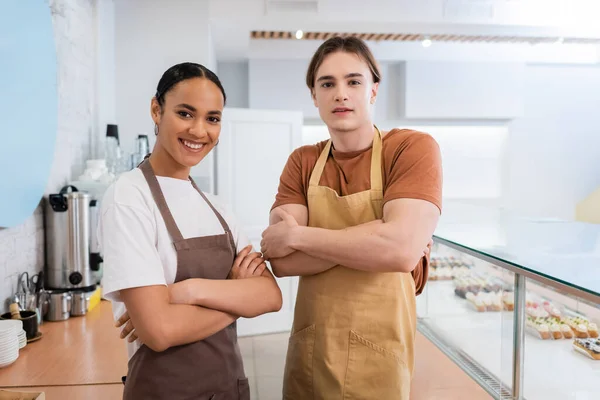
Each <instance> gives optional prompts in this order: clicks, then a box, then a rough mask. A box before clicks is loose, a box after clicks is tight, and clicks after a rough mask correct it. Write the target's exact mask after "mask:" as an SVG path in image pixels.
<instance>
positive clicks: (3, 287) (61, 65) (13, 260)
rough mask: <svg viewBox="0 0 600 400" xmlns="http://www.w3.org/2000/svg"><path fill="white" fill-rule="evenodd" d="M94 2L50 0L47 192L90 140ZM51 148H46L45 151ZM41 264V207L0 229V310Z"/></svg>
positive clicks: (71, 171) (78, 162) (76, 168)
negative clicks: (54, 92) (53, 59)
mask: <svg viewBox="0 0 600 400" xmlns="http://www.w3.org/2000/svg"><path fill="white" fill-rule="evenodd" d="M94 4H96V2H92V1H81V0H51V1H50V7H51V9H52V11H53V25H54V39H55V41H56V48H57V60H58V95H59V99H58V132H57V138H56V147H55V149H54V164H53V166H52V171H51V173H50V180H49V182H48V185H47V189H46V192H47V193H53V192H56V191H57V190H58V189H60V188H61V187H62V185H64V184H65V183H67V182H68V181H69V180H70V179H71V178H72V177H77V176H78V175H79V174H80V172H81V171H82V164H83V161H84V160H85V159H86V158H88V156H89V154H90V150H91V146H92V142H93V136H92V135H93V133H92V132H93V131H94V116H93V112H92V110H93V105H94V103H95V101H96V100H95V90H94V88H95V85H96V82H95V71H96V58H95V45H94V43H95V34H96V33H95V18H96V17H95V6H94ZM49 151H50V150H49ZM43 263H44V231H43V221H42V210H41V208H40V207H38V208H37V209H36V211H35V213H34V214H33V215H32V216H31V217H30V218H29V219H28V220H27V221H26V222H25V223H23V224H22V225H20V226H17V227H14V228H10V229H0V309H6V304H4V302H5V300H6V299H7V298H8V297H9V296H10V295H12V294H13V293H14V292H15V290H16V286H17V277H18V275H19V274H20V273H21V272H25V271H28V272H29V273H30V274H31V273H36V272H38V271H40V270H41V269H42V267H43Z"/></svg>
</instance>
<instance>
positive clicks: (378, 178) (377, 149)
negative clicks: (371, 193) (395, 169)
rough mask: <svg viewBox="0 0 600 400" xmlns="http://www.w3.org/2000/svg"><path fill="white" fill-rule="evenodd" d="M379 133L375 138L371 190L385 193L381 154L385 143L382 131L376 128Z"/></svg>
mask: <svg viewBox="0 0 600 400" xmlns="http://www.w3.org/2000/svg"><path fill="white" fill-rule="evenodd" d="M375 130H376V131H377V133H376V134H375V137H374V138H373V152H372V153H371V190H377V191H380V192H383V176H382V172H381V153H382V152H383V141H382V137H381V131H380V130H379V128H378V127H377V126H375Z"/></svg>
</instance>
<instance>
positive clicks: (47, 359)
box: [0, 301, 127, 400]
mask: <svg viewBox="0 0 600 400" xmlns="http://www.w3.org/2000/svg"><path fill="white" fill-rule="evenodd" d="M39 330H40V332H41V333H42V337H41V338H40V339H39V340H37V341H35V342H31V343H28V344H27V346H26V347H25V348H23V349H21V350H20V352H19V358H18V359H17V361H16V362H15V363H14V364H12V365H10V366H8V367H6V368H3V369H0V388H4V389H8V390H13V389H12V388H15V390H17V388H19V390H24V391H26V390H27V389H29V390H31V391H35V390H37V391H42V390H40V389H42V388H43V389H48V393H47V396H46V398H47V399H49V400H53V399H55V398H56V399H66V398H85V399H93V398H106V399H110V398H118V396H119V394H118V393H121V392H122V383H121V377H122V376H124V375H126V372H127V350H126V346H125V343H124V342H123V340H121V339H120V338H119V332H120V331H119V329H117V328H115V327H114V322H113V316H112V308H111V303H110V302H108V301H102V302H100V304H99V305H98V306H96V307H95V308H94V309H92V310H91V311H90V312H89V313H87V315H85V316H83V317H72V318H69V319H68V320H66V321H61V322H46V321H45V322H44V323H43V324H42V325H41V326H40V328H39ZM83 385H85V386H86V387H81V386H83ZM23 388H26V389H23ZM69 393H71V394H69ZM103 393H104V394H105V395H106V396H103V395H102V394H103Z"/></svg>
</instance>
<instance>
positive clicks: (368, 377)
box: [344, 331, 410, 400]
mask: <svg viewBox="0 0 600 400" xmlns="http://www.w3.org/2000/svg"><path fill="white" fill-rule="evenodd" d="M409 394H410V371H409V369H408V366H407V365H406V364H405V363H404V361H403V360H402V359H401V357H400V355H398V354H396V353H394V352H392V351H389V350H387V349H384V348H383V347H381V346H378V345H377V344H375V343H373V342H371V341H369V340H367V339H365V338H363V337H362V336H360V335H358V334H357V333H356V332H354V331H350V343H349V349H348V367H347V370H346V378H345V381H344V400H359V399H386V400H388V399H389V400H394V399H398V400H409Z"/></svg>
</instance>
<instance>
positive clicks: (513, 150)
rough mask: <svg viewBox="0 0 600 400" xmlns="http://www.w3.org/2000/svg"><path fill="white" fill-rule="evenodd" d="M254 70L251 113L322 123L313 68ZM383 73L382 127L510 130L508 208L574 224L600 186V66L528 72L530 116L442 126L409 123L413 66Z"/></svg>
mask: <svg viewBox="0 0 600 400" xmlns="http://www.w3.org/2000/svg"><path fill="white" fill-rule="evenodd" d="M250 66H251V68H250V93H249V98H250V99H251V101H250V106H251V107H256V108H282V109H301V110H302V111H304V112H305V117H307V118H308V119H309V120H312V119H314V118H318V114H317V112H316V110H315V109H314V106H313V105H312V103H311V102H310V97H309V96H308V94H307V93H306V92H307V90H306V88H305V86H304V84H303V78H304V68H305V61H300V60H296V61H294V60H251V61H250ZM381 67H382V73H383V77H384V78H383V79H384V80H383V83H382V85H381V86H380V89H379V95H378V98H377V102H376V106H375V110H374V112H375V121H376V123H377V124H378V125H379V126H380V127H381V128H384V129H389V128H392V127H405V126H412V125H420V126H424V125H425V126H426V125H431V124H432V123H434V125H448V126H452V125H454V126H461V125H475V126H477V125H489V126H498V125H499V126H506V127H507V128H508V131H509V136H508V139H507V142H506V149H507V151H506V154H505V155H504V161H503V163H504V164H505V167H504V173H503V180H504V181H505V183H504V186H503V187H504V189H503V193H502V199H501V200H500V201H501V203H502V204H503V205H505V206H506V207H509V208H512V209H515V210H516V211H518V212H522V213H525V214H529V215H532V216H537V215H539V216H554V217H563V218H573V217H574V210H575V205H576V204H577V202H579V201H581V200H582V199H583V198H585V196H587V195H588V194H589V193H590V192H591V191H593V190H594V189H596V188H597V187H599V186H600V173H598V171H600V113H598V111H597V110H598V105H599V104H600V67H598V65H590V66H582V65H575V64H561V65H553V64H544V65H542V64H528V65H526V66H525V67H524V69H523V70H522V71H521V72H520V73H522V78H521V79H519V82H521V84H522V88H520V90H519V92H520V95H519V98H515V102H517V103H520V105H519V107H518V110H520V111H519V112H521V113H522V117H517V118H514V119H512V120H511V119H487V120H484V119H482V118H479V119H465V118H463V119H455V118H452V116H449V115H447V114H446V115H444V116H443V117H445V118H440V119H438V118H434V116H432V117H431V118H429V119H406V118H403V117H402V116H401V115H402V113H401V110H402V109H403V108H404V104H403V101H404V96H403V95H402V93H403V90H404V87H403V81H402V79H399V76H402V74H403V73H404V72H405V71H404V68H405V63H403V62H395V63H388V62H384V63H382V66H381ZM519 68H522V67H519ZM512 86H513V87H514V85H512ZM423 88H424V92H423V93H421V96H422V98H423V99H427V98H431V99H435V98H436V96H437V95H438V94H437V89H436V87H429V88H428V89H427V88H426V87H425V86H424V87H423ZM484 94H485V93H484ZM492 100H494V99H492ZM494 101H495V100H494ZM514 114H517V112H514ZM456 117H460V116H456ZM470 135H471V133H468V134H467V132H465V135H462V137H463V138H464V139H465V140H468V137H470ZM469 145H470V143H467V142H466V143H465V146H469ZM498 157H500V155H498ZM498 160H500V158H499V159H498ZM499 162H500V161H499Z"/></svg>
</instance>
